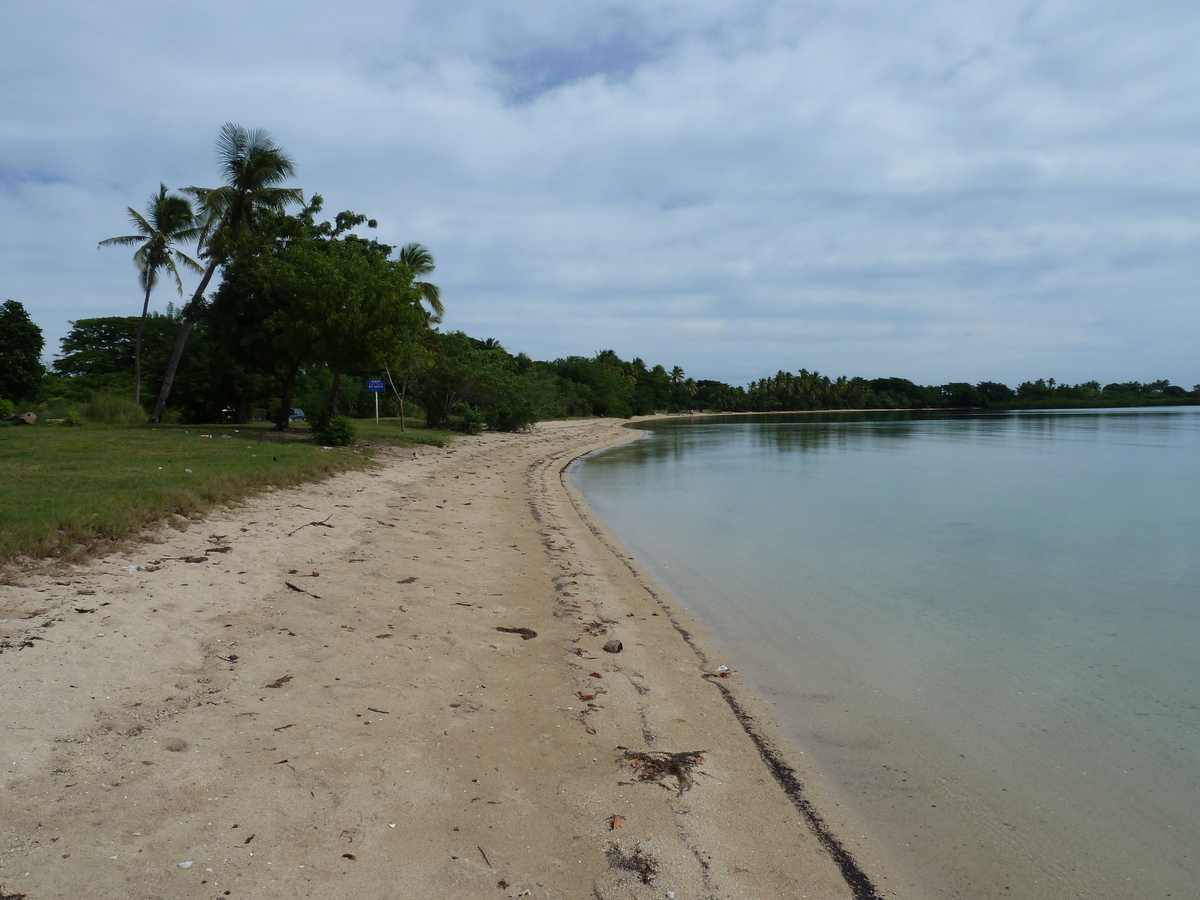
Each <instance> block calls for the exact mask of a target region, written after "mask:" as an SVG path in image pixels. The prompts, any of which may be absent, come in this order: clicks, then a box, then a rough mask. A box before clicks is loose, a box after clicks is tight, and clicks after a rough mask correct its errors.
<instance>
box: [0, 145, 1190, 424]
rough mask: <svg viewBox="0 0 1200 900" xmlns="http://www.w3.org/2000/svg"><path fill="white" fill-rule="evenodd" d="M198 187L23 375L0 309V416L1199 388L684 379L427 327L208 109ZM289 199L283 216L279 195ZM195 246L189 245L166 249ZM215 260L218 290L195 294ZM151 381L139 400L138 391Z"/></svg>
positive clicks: (408, 249)
mask: <svg viewBox="0 0 1200 900" xmlns="http://www.w3.org/2000/svg"><path fill="white" fill-rule="evenodd" d="M217 159H218V164H219V168H220V171H221V174H222V177H223V181H222V183H221V184H220V185H219V186H218V187H215V188H199V187H189V188H184V189H182V194H172V193H170V192H169V191H168V190H167V188H166V187H165V186H160V187H159V190H158V191H157V192H156V193H154V194H152V195H151V197H150V201H149V203H148V204H147V206H146V208H145V213H144V214H143V213H139V212H137V211H136V210H134V209H133V208H132V207H130V208H129V209H128V211H127V212H128V215H129V219H130V222H131V223H132V224H133V226H134V232H135V233H133V234H129V235H122V236H119V237H114V238H109V239H107V240H105V241H102V242H101V245H102V246H132V247H134V248H135V251H134V254H133V262H134V266H135V269H136V272H137V287H138V294H137V296H138V299H139V301H140V304H141V315H140V316H108V317H102V318H91V319H78V320H76V321H75V322H73V323H72V324H73V328H72V330H71V332H70V333H69V334H68V335H67V336H66V337H65V338H64V339H63V340H62V346H61V350H60V352H59V354H58V356H57V358H56V359H55V361H54V363H53V365H52V369H51V371H50V372H49V373H46V372H43V367H42V363H41V353H42V350H43V342H42V335H41V330H40V329H39V328H38V327H37V326H36V325H35V324H34V323H33V322H32V321H31V320H30V319H29V316H28V315H27V313H26V312H25V309H24V307H23V306H22V305H21V304H20V303H18V302H16V301H12V300H9V301H7V302H6V303H4V305H3V307H0V413H4V414H7V413H9V412H11V410H10V409H9V406H11V405H13V404H23V405H24V407H25V408H32V409H34V410H36V411H38V412H40V413H41V416H42V418H43V419H44V420H45V419H51V420H62V421H66V422H68V423H73V422H78V421H93V422H111V423H130V424H132V423H137V422H145V421H146V420H147V418H148V419H149V420H150V421H151V422H159V421H166V422H171V421H182V422H229V423H235V424H242V423H247V422H250V421H254V420H262V419H269V420H271V421H273V422H274V423H275V427H276V429H278V430H280V431H286V430H288V429H289V427H290V425H291V419H292V412H293V409H295V408H297V407H298V408H300V409H303V410H304V411H305V413H306V414H307V417H308V420H309V421H310V422H312V423H313V424H314V425H315V427H316V432H317V433H318V434H320V435H321V436H322V437H323V439H325V440H327V441H330V442H333V443H343V442H345V441H347V440H351V439H352V437H353V429H352V428H351V427H350V426H349V423H348V422H346V421H344V417H345V416H349V417H360V418H361V417H365V416H368V415H370V414H372V413H373V411H374V403H375V398H374V397H372V395H371V394H369V393H368V391H367V390H366V380H367V379H368V378H374V379H380V378H383V379H384V380H385V382H386V386H387V389H388V393H387V395H386V397H385V399H384V402H383V404H382V412H384V413H385V414H387V415H389V416H395V415H399V416H400V422H401V428H403V427H404V424H405V423H406V422H407V421H408V418H409V416H411V415H413V414H420V415H422V416H423V418H424V421H425V423H426V424H427V425H428V426H430V427H439V428H440V427H446V426H450V425H453V426H455V427H458V428H460V429H461V430H464V431H476V430H479V429H481V428H483V427H484V426H485V425H486V426H487V427H488V428H491V429H496V430H519V429H523V428H527V427H528V426H530V425H531V424H533V423H534V422H536V421H538V420H539V419H545V418H554V417H562V416H617V417H628V416H631V415H642V414H648V413H652V412H656V411H668V412H678V411H682V410H718V411H729V412H771V411H790V410H821V409H910V408H946V407H949V408H955V407H958V408H984V407H994V408H1022V407H1028V408H1033V407H1043V408H1045V407H1072V406H1096V407H1099V406H1134V405H1157V404H1180V403H1200V385H1195V386H1193V388H1192V389H1191V390H1190V391H1188V390H1185V389H1184V388H1181V387H1178V386H1176V385H1173V384H1170V383H1168V382H1166V381H1156V382H1151V383H1149V384H1141V383H1139V382H1136V381H1131V382H1125V383H1120V384H1109V385H1105V386H1103V387H1101V385H1100V384H1099V382H1094V381H1092V382H1085V383H1083V384H1075V385H1068V384H1059V383H1056V382H1055V380H1054V379H1048V380H1043V379H1038V380H1036V381H1027V382H1023V383H1021V384H1019V385H1018V386H1017V387H1016V388H1015V389H1013V388H1010V387H1008V386H1007V385H1004V384H998V383H995V382H980V383H978V384H967V383H965V382H961V383H960V382H951V383H948V384H944V385H935V386H929V385H925V386H923V385H918V384H915V383H913V382H911V381H908V380H907V379H904V378H876V379H864V378H848V377H845V376H842V377H839V378H836V379H830V378H829V377H827V376H824V375H821V374H819V373H817V372H810V371H808V370H807V369H801V370H800V371H799V372H798V373H796V374H792V373H790V372H783V371H780V372H777V373H776V374H775V375H773V376H770V377H767V378H762V379H759V380H758V381H755V382H753V383H751V384H750V385H748V386H746V387H741V386H733V385H728V384H724V383H722V382H719V381H711V380H703V379H702V380H695V379H693V378H688V377H686V375H685V373H684V372H683V370H682V369H680V368H679V367H678V366H675V367H673V368H672V369H670V370H669V371H668V370H667V369H666V368H665V367H664V366H662V365H647V364H646V363H645V362H644V361H643V360H641V359H633V360H631V361H626V360H623V359H621V358H620V357H619V356H618V355H617V354H616V352H615V351H613V350H603V351H600V352H598V353H596V354H595V355H593V356H587V357H584V356H570V357H566V358H562V359H555V360H548V361H541V362H535V361H534V360H532V359H530V358H529V357H528V356H526V355H525V354H523V353H517V354H516V355H514V354H512V353H510V352H509V351H508V350H506V349H505V348H504V347H502V346H500V345H499V344H498V343H497V342H495V341H494V340H480V339H478V338H474V337H471V336H469V335H466V334H464V333H462V332H449V333H443V332H441V331H440V330H439V328H438V324H439V322H440V320H441V315H442V312H443V308H442V303H441V298H440V292H439V291H438V289H437V287H436V286H435V285H433V284H431V283H429V282H428V281H426V280H424V279H425V278H426V277H427V276H428V275H429V274H430V273H431V272H432V271H433V270H434V261H433V256H432V255H431V254H430V252H429V251H428V250H426V249H425V248H424V247H422V246H421V245H420V244H416V243H409V244H407V245H406V246H404V247H402V248H400V249H397V248H396V247H394V246H392V245H389V244H385V243H382V242H381V241H378V240H376V239H375V238H372V237H363V236H362V235H360V233H359V232H360V231H361V230H362V229H363V228H365V229H368V230H370V229H374V228H375V227H376V223H375V221H374V220H371V219H368V218H367V217H366V216H365V215H363V214H360V213H355V212H351V211H345V212H341V213H338V214H337V215H336V216H334V217H333V218H332V219H331V220H326V219H322V217H321V212H322V206H323V201H322V198H321V196H320V195H318V194H313V195H312V196H311V197H310V198H309V200H308V201H307V203H306V202H305V200H304V194H303V192H302V191H300V190H299V189H298V188H294V187H289V186H287V185H286V184H284V182H286V181H287V180H288V179H289V178H290V177H291V176H292V175H293V172H294V166H293V164H292V162H291V160H290V158H289V157H288V156H287V155H286V154H285V153H284V152H283V151H282V150H281V149H280V148H279V147H277V146H276V145H275V144H274V143H273V142H272V141H271V139H270V137H269V136H268V135H266V134H265V133H264V132H261V131H247V130H246V129H243V128H241V127H239V126H237V125H232V124H230V125H226V126H225V127H224V128H223V129H222V130H221V134H220V137H219V139H218V141H217ZM297 206H298V207H299V211H298V212H295V213H292V212H289V209H291V208H295V207H297ZM188 243H193V244H195V247H196V250H195V257H196V258H193V257H192V256H189V255H188V254H187V253H184V252H182V250H181V249H180V245H186V244H188ZM180 267H183V268H185V269H190V270H191V271H194V272H197V273H199V274H200V275H201V278H200V281H199V284H198V286H197V288H196V290H195V292H194V293H193V295H192V297H191V299H190V300H188V301H187V302H186V303H184V304H183V305H182V306H181V307H180V308H179V309H175V308H174V307H173V306H170V305H169V306H168V312H167V313H166V314H165V315H162V314H153V313H150V312H149V303H150V298H151V294H152V291H153V290H154V288H155V287H156V285H157V284H158V283H159V281H160V278H161V275H163V274H164V273H165V274H166V275H167V276H168V277H169V280H170V282H171V283H173V284H174V286H175V287H176V289H177V290H178V292H179V293H180V294H181V295H182V293H183V282H182V279H181V278H180V275H179V268H180ZM218 271H219V272H220V275H221V277H220V282H219V287H217V289H216V290H214V291H212V292H211V293H207V294H206V290H207V288H208V286H209V284H210V283H211V282H212V279H213V278H214V276H215V275H216V274H217V272H218ZM155 394H157V401H156V402H155V404H154V406H153V408H152V409H150V410H149V411H147V410H146V409H145V407H144V406H143V405H142V402H141V401H142V398H143V397H149V396H153V395H155Z"/></svg>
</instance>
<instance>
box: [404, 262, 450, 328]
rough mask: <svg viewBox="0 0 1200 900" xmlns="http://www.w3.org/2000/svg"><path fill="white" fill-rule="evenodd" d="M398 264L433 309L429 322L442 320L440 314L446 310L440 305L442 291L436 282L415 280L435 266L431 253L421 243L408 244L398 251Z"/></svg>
mask: <svg viewBox="0 0 1200 900" xmlns="http://www.w3.org/2000/svg"><path fill="white" fill-rule="evenodd" d="M400 264H401V265H402V266H404V267H405V268H406V269H407V270H408V272H409V274H410V275H411V276H412V278H413V287H415V288H416V289H417V290H418V291H420V292H421V299H422V300H424V301H425V302H426V303H428V304H429V308H430V309H431V310H432V311H433V313H432V315H431V316H430V317H429V320H430V321H431V322H440V321H442V314H443V313H444V312H445V311H446V310H445V309H444V308H443V306H442V292H441V291H440V290H439V289H438V286H437V285H436V284H430V283H429V282H428V281H417V279H418V278H420V277H421V276H422V275H428V274H429V273H430V272H432V271H433V270H434V269H435V268H436V266H435V265H434V263H433V254H431V253H430V252H429V251H428V250H427V249H426V248H425V247H423V246H422V245H421V244H409V245H408V246H407V247H405V248H403V249H402V250H401V251H400Z"/></svg>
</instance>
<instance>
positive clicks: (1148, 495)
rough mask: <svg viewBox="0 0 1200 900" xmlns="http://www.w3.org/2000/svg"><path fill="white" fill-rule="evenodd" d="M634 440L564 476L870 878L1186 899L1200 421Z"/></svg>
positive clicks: (1003, 420)
mask: <svg viewBox="0 0 1200 900" xmlns="http://www.w3.org/2000/svg"><path fill="white" fill-rule="evenodd" d="M649 427H650V428H651V429H652V431H651V432H650V433H649V434H648V435H647V436H646V437H644V438H641V439H639V440H637V441H635V442H633V443H631V444H627V445H625V446H622V447H618V448H614V449H612V450H609V451H605V452H602V453H599V454H595V455H593V456H591V457H588V458H587V459H586V460H584V461H583V462H582V463H581V464H580V465H578V466H576V467H575V468H574V469H573V470H572V477H573V479H574V482H575V484H576V485H577V487H578V488H579V489H580V490H581V491H582V492H583V494H584V495H585V497H586V498H587V501H588V503H589V504H590V505H591V506H592V508H593V509H594V510H595V511H596V513H597V514H598V515H600V516H601V518H603V519H604V520H605V521H606V522H608V523H609V525H610V526H612V527H613V528H614V530H615V531H616V532H617V534H618V536H619V537H620V538H621V540H622V541H623V542H624V543H625V545H626V546H627V547H628V548H629V549H630V550H631V551H632V552H633V553H634V555H635V556H636V557H637V558H638V559H639V560H640V561H641V562H642V564H643V565H644V566H645V567H646V568H647V570H648V571H650V572H651V574H652V575H653V576H654V577H655V578H656V579H658V580H659V582H660V583H661V584H663V585H664V586H665V587H666V588H667V589H668V590H669V591H671V593H672V594H673V595H674V596H675V597H676V599H678V600H679V601H680V602H681V603H682V604H683V605H684V606H686V607H687V608H688V609H689V610H690V611H691V613H692V614H693V615H694V616H695V617H696V618H697V619H698V620H699V621H700V622H701V623H702V624H703V625H704V626H705V627H706V628H707V629H708V630H709V632H710V634H712V635H713V636H714V637H715V639H716V641H717V643H718V645H719V646H720V647H722V649H723V650H725V652H727V653H728V654H729V660H727V662H729V663H730V664H731V665H733V667H734V668H736V669H737V671H738V677H740V678H744V679H746V680H748V681H749V682H750V683H751V684H752V685H754V687H755V688H756V689H757V691H758V692H759V694H760V695H761V696H764V697H765V698H767V699H768V700H769V701H770V702H771V703H772V704H773V710H774V712H775V713H776V715H777V716H778V718H779V721H780V723H781V724H782V725H783V726H784V727H785V728H786V729H787V731H788V732H789V733H790V735H791V736H792V738H793V740H794V742H795V745H796V747H797V749H798V750H799V751H802V752H803V754H804V755H803V757H802V759H804V760H808V761H809V764H810V765H811V766H813V767H814V770H815V772H816V775H815V776H813V777H815V778H816V780H817V783H816V784H813V788H814V790H818V791H819V792H820V794H821V795H822V796H823V797H824V798H825V803H826V805H827V806H828V808H827V809H825V810H823V812H824V813H825V814H826V816H827V818H828V819H829V820H830V821H831V822H836V823H838V831H839V835H840V837H842V839H843V840H844V841H845V842H846V843H847V844H848V845H849V846H850V847H851V848H852V849H853V851H854V852H855V854H856V856H857V857H858V859H859V861H860V863H861V864H862V865H863V866H864V868H866V869H867V870H868V871H869V872H871V873H872V875H873V876H874V877H875V878H876V883H877V885H878V886H880V887H881V888H883V889H884V890H885V891H888V890H890V891H894V892H895V893H896V895H898V896H901V897H909V898H918V897H966V898H977V897H979V898H982V897H1006V898H1051V897H1088V898H1108V897H1112V898H1118V897H1119V898H1159V897H1172V896H1173V897H1175V898H1185V897H1186V898H1191V897H1196V896H1200V849H1198V848H1200V409H1197V408H1176V409H1162V410H1136V411H1125V410H1122V411H1086V412H1036V413H1015V414H970V415H936V414H908V413H901V414H882V415H874V416H863V415H857V414H846V415H824V416H816V417H814V416H804V417H798V416H790V417H789V416H779V417H770V418H766V417H754V418H736V419H728V418H726V419H709V420H704V419H696V420H694V421H691V422H689V421H686V420H670V421H664V422H654V423H650V424H649Z"/></svg>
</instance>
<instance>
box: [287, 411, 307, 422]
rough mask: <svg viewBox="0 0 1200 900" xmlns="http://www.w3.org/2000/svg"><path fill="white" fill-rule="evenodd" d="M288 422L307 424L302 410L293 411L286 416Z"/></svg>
mask: <svg viewBox="0 0 1200 900" xmlns="http://www.w3.org/2000/svg"><path fill="white" fill-rule="evenodd" d="M288 421H291V422H307V421H308V418H307V417H306V416H305V415H304V410H302V409H293V410H292V414H291V415H290V416H288Z"/></svg>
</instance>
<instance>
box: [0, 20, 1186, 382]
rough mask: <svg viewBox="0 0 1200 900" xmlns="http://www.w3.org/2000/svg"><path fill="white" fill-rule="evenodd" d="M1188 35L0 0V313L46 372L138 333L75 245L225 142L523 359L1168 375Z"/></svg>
mask: <svg viewBox="0 0 1200 900" xmlns="http://www.w3.org/2000/svg"><path fill="white" fill-rule="evenodd" d="M1197 48H1200V6H1197V7H1192V6H1190V5H1189V4H1179V3H1172V4H1167V3H1159V2H1155V0H1137V2H1104V0H1087V2H1085V0H1062V2H1048V3H1038V2H1031V3H1020V2H995V3H987V4H964V3H962V2H960V0H953V2H937V0H909V2H906V3H894V2H884V0H863V2H780V3H776V2H769V0H761V2H755V0H749V2H736V0H689V2H686V3H684V2H675V0H628V2H606V0H591V2H587V3H583V2H579V0H564V2H545V0H543V2H540V3H537V4H530V3H525V2H522V3H517V2H471V0H464V2H436V3H435V2H388V3H383V2H353V0H350V2H342V3H339V4H305V3H299V4H298V3H273V2H272V3H267V2H253V0H239V2H236V3H235V2H222V0H207V2H204V3H191V4H182V3H178V4H177V3H162V2H144V3H132V2H123V0H110V2H107V3H102V4H101V3H92V2H87V3H85V2H81V0H80V2H54V0H50V2H39V3H33V2H29V3H24V2H14V3H7V4H4V7H3V10H2V11H0V72H2V73H3V90H0V129H2V135H3V137H2V140H0V299H7V298H11V299H14V300H19V301H20V302H22V303H23V304H24V305H25V307H26V309H27V310H28V311H29V312H30V314H31V315H32V317H33V318H34V320H35V321H36V322H37V323H38V324H39V325H41V327H42V328H43V329H44V331H45V335H46V339H47V351H48V354H49V353H51V352H53V351H56V350H57V349H58V341H59V338H61V337H62V336H63V335H64V334H65V333H66V331H67V329H68V328H69V325H68V321H69V320H71V319H77V318H85V317H90V316H104V315H136V314H137V312H138V311H139V309H140V293H139V289H138V286H137V283H136V273H135V271H134V269H133V265H132V261H131V251H130V250H128V249H126V248H104V249H97V246H96V244H97V242H98V241H100V240H101V239H103V238H106V237H111V236H113V235H118V234H126V233H129V224H128V221H127V217H126V212H125V208H126V207H127V206H134V207H136V208H138V209H139V210H140V209H142V208H143V207H144V206H145V204H146V201H147V199H148V198H149V196H150V195H151V193H153V192H154V191H155V190H156V189H157V187H158V184H159V182H160V181H162V182H165V183H166V185H167V186H168V187H170V188H178V187H182V186H185V185H192V184H199V185H206V186H208V185H213V184H215V183H217V178H218V173H217V170H216V163H215V153H214V143H215V141H216V137H217V133H218V130H219V129H220V127H221V125H222V124H223V123H225V122H236V123H239V124H241V125H243V126H246V127H248V128H263V129H266V130H267V131H269V132H270V133H271V135H272V136H273V137H274V138H275V139H276V141H277V142H278V143H279V144H280V145H281V146H282V147H283V148H285V149H286V150H287V151H288V152H289V153H290V154H291V155H292V156H293V158H294V159H295V162H296V166H297V177H296V179H295V185H296V186H298V187H301V188H303V189H304V190H305V191H306V193H312V192H317V193H320V194H321V195H323V196H324V198H325V209H326V211H327V212H329V213H331V214H332V213H334V212H336V211H338V210H341V209H353V210H355V211H358V212H362V213H365V214H367V215H369V216H373V217H375V218H377V219H378V220H379V223H380V228H379V231H378V237H379V238H380V239H381V240H384V241H385V242H388V243H393V244H403V243H407V242H410V241H420V242H421V243H423V244H425V245H426V246H427V247H429V249H430V250H431V252H432V253H433V255H434V257H435V259H436V261H437V271H436V272H435V273H434V277H433V279H432V280H434V281H435V282H436V283H438V284H439V285H440V286H441V288H442V296H443V300H444V302H445V305H446V310H447V314H446V319H445V323H444V326H443V327H444V328H446V329H457V328H461V329H463V330H465V331H467V332H468V333H470V334H472V335H474V336H476V337H495V338H498V339H499V340H500V341H501V342H502V343H503V344H504V346H505V347H507V348H508V349H510V350H512V351H513V352H517V351H522V350H523V351H525V352H527V353H529V354H530V355H531V356H533V357H534V358H535V359H545V358H554V357H558V356H566V355H570V354H584V355H591V354H593V353H595V352H596V351H598V350H601V349H605V348H612V349H614V350H616V351H617V353H618V354H620V355H621V356H622V357H624V358H630V357H633V356H641V357H642V358H643V359H645V360H646V362H647V363H649V364H654V363H662V364H664V365H666V366H667V368H670V367H671V366H674V365H680V366H682V367H683V368H684V370H685V371H686V372H687V374H688V375H690V376H693V377H697V378H718V379H721V380H724V381H729V382H732V383H735V384H742V383H745V382H747V381H749V380H751V379H754V378H757V377H760V376H764V375H769V374H773V373H774V372H775V371H776V370H779V369H785V370H788V371H793V372H794V371H796V370H798V369H799V368H801V367H805V368H808V369H810V370H811V369H816V370H818V371H820V372H822V373H825V374H828V375H830V376H837V375H842V374H845V375H862V376H866V377H879V376H886V375H899V376H903V377H908V378H911V379H913V380H915V381H918V382H922V383H942V382H946V381H952V380H954V381H958V380H963V381H971V382H976V381H980V380H995V381H1004V382H1007V383H1009V384H1015V383H1016V382H1018V381H1021V380H1025V379H1027V378H1037V377H1047V378H1048V377H1055V378H1058V379H1059V380H1060V381H1072V382H1074V381H1082V380H1087V379H1091V378H1097V379H1099V380H1100V381H1101V382H1107V381H1114V380H1120V381H1124V380H1128V379H1138V380H1142V381H1147V380H1153V379H1157V378H1169V379H1171V380H1172V381H1174V382H1176V383H1178V384H1183V385H1184V386H1187V387H1191V385H1193V384H1194V383H1196V382H1198V381H1200V354H1198V353H1197V348H1198V347H1200V308H1198V305H1197V302H1196V298H1197V291H1198V285H1200V252H1198V251H1200V210H1198V208H1197V200H1198V199H1200V140H1198V138H1200V51H1198V49H1197ZM194 285H195V280H194V279H192V280H190V281H189V282H188V283H187V287H188V288H189V289H191V288H194ZM171 300H176V301H177V300H178V297H177V296H176V295H175V293H174V291H173V290H171V289H170V288H169V286H168V285H167V284H165V283H164V284H163V285H162V286H160V288H159V289H158V291H157V292H156V294H155V296H154V300H153V307H154V308H156V309H160V310H161V309H163V308H165V306H166V304H167V302H168V301H171Z"/></svg>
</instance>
